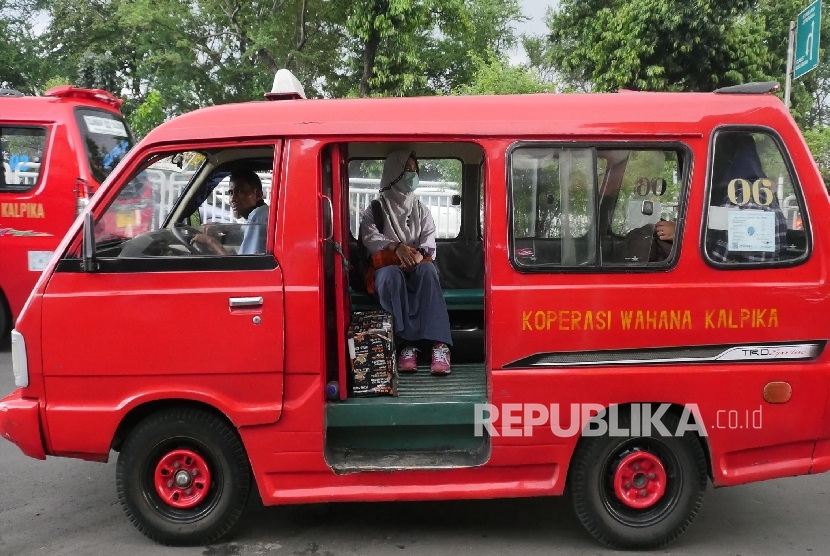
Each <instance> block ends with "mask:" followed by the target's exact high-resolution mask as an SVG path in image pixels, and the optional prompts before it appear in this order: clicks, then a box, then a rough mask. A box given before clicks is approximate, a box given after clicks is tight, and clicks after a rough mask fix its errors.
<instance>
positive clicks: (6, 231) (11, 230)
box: [0, 228, 52, 237]
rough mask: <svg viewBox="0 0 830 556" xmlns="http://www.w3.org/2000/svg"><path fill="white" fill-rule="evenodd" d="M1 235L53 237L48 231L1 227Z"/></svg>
mask: <svg viewBox="0 0 830 556" xmlns="http://www.w3.org/2000/svg"><path fill="white" fill-rule="evenodd" d="M0 236H12V237H51V236H52V234H47V233H46V232H35V231H34V230H15V229H14V228H0Z"/></svg>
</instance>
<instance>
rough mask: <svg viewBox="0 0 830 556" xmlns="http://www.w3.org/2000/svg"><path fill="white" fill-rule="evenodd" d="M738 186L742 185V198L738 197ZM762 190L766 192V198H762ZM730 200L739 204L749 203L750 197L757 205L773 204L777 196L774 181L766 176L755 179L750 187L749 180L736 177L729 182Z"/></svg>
mask: <svg viewBox="0 0 830 556" xmlns="http://www.w3.org/2000/svg"><path fill="white" fill-rule="evenodd" d="M738 186H740V191H741V198H740V199H738ZM761 192H763V193H764V195H763V196H764V200H763V201H762V200H761ZM727 195H728V196H729V200H730V201H731V202H732V203H733V204H736V205H738V206H740V205H745V204H747V203H748V202H749V201H750V199H752V201H754V202H755V204H756V205H761V206H764V207H765V206H768V205H770V204H772V200H773V199H774V198H775V197H774V196H773V193H772V182H771V181H770V180H768V179H766V178H761V179H759V180H755V181H754V182H753V183H752V186H751V187H750V185H749V181H747V180H744V179H736V180H732V181H730V182H729V188H728V189H727Z"/></svg>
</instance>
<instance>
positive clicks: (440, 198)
mask: <svg viewBox="0 0 830 556" xmlns="http://www.w3.org/2000/svg"><path fill="white" fill-rule="evenodd" d="M379 186H380V181H379V180H375V179H369V178H349V228H350V229H351V231H352V235H353V236H354V237H357V234H358V230H359V228H360V216H361V215H362V214H363V211H364V210H366V208H367V207H368V206H369V204H370V203H371V202H372V201H373V200H374V199H377V197H378V188H379ZM415 195H416V196H417V197H418V200H419V201H421V202H422V203H423V204H424V205H426V206H427V207H429V211H430V212H431V213H432V219H433V220H434V221H435V227H436V229H437V234H436V237H439V238H442V239H445V238H454V237H458V233H459V232H460V231H461V206H460V205H453V204H452V198H453V195H458V184H457V183H455V182H438V181H422V182H420V187H418V189H416V190H415Z"/></svg>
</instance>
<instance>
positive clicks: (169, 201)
mask: <svg viewBox="0 0 830 556" xmlns="http://www.w3.org/2000/svg"><path fill="white" fill-rule="evenodd" d="M146 173H147V177H148V179H149V180H150V183H151V184H152V187H153V197H154V199H155V210H154V214H153V216H154V221H155V223H156V224H155V226H154V228H157V227H158V226H159V225H160V223H161V222H164V220H165V219H166V218H167V215H168V214H169V213H170V210H171V209H172V208H173V205H174V204H175V203H176V200H177V199H178V198H179V196H181V194H182V190H184V188H185V187H187V184H188V183H189V182H190V180H191V178H192V177H193V173H194V172H178V171H172V170H162V169H158V168H148V169H147V170H146ZM257 175H258V176H259V179H260V180H261V181H262V196H263V198H265V199H268V198H270V196H271V173H270V172H267V173H257ZM228 182H229V180H228V178H225V179H223V180H222V181H221V182H219V185H217V186H216V187H215V188H214V189H213V191H212V192H211V194H210V196H209V197H208V199H207V200H206V201H205V202H204V203H202V205H201V206H200V207H199V216H200V219H201V222H202V223H203V224H204V223H209V222H232V221H233V220H234V218H233V212H232V211H231V203H230V198H229V197H228Z"/></svg>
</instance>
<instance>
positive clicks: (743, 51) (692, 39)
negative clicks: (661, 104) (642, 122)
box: [536, 0, 770, 91]
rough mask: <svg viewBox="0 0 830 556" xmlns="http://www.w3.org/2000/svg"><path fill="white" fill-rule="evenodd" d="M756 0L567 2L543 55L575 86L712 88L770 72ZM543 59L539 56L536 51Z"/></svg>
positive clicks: (553, 14)
mask: <svg viewBox="0 0 830 556" xmlns="http://www.w3.org/2000/svg"><path fill="white" fill-rule="evenodd" d="M750 7H752V2H751V0H689V1H687V2H674V1H670V0H562V1H561V2H560V4H559V9H558V11H553V10H550V11H549V12H548V15H547V23H548V26H549V27H550V37H549V38H550V41H549V44H548V45H547V47H548V48H547V49H546V52H545V57H546V58H547V61H548V64H549V65H550V66H553V67H557V68H559V69H560V71H561V73H562V74H563V76H564V78H565V80H566V81H567V82H568V83H569V84H570V85H571V86H573V87H575V88H578V89H579V88H586V85H588V86H590V87H591V88H592V89H593V90H597V91H612V90H616V89H621V88H627V89H636V90H668V91H681V90H686V91H710V90H713V89H715V88H717V87H722V86H726V85H734V84H737V83H742V82H744V81H751V80H760V79H764V78H765V77H766V76H767V73H766V71H767V69H768V68H769V65H770V63H769V50H768V49H767V48H765V45H764V43H763V39H764V38H765V35H764V33H762V32H761V31H762V30H763V27H762V23H763V21H762V18H761V17H760V16H756V15H755V14H753V13H752V12H751V11H750V10H749V8H750ZM536 55H537V58H538V57H539V53H538V52H537V53H536Z"/></svg>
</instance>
